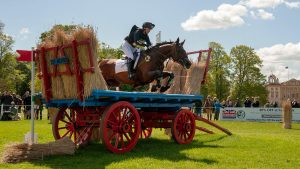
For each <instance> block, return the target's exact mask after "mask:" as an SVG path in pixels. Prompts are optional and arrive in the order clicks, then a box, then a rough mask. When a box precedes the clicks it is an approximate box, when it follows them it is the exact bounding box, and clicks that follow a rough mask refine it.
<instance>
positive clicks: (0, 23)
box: [0, 21, 4, 33]
mask: <svg viewBox="0 0 300 169" xmlns="http://www.w3.org/2000/svg"><path fill="white" fill-rule="evenodd" d="M3 28H4V23H3V22H1V21H0V33H1V32H2V31H3Z"/></svg>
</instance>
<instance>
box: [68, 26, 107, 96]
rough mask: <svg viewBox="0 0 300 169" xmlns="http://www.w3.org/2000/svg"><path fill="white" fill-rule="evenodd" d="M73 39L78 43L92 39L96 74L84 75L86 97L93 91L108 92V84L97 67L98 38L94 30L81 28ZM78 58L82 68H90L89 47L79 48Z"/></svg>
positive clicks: (74, 34) (86, 73)
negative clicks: (101, 90)
mask: <svg viewBox="0 0 300 169" xmlns="http://www.w3.org/2000/svg"><path fill="white" fill-rule="evenodd" d="M72 37H73V39H75V40H77V41H81V40H85V39H87V38H89V39H90V42H91V49H92V55H93V62H94V64H95V65H94V71H95V72H94V73H91V72H85V73H83V81H84V97H88V96H90V95H91V93H92V90H93V89H103V90H107V85H106V82H105V80H104V78H103V76H102V73H101V70H100V68H99V67H98V66H97V58H96V56H97V50H98V41H97V38H96V33H95V31H94V29H93V28H91V27H88V28H79V29H78V30H76V31H75V32H73V34H72ZM78 57H79V63H80V66H81V67H82V68H84V69H85V68H89V67H90V62H89V57H88V48H87V46H79V47H78Z"/></svg>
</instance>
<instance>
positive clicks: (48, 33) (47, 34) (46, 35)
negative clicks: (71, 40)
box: [40, 24, 78, 42]
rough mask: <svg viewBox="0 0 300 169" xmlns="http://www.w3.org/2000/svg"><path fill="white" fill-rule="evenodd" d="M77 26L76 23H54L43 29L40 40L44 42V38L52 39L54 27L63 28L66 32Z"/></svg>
mask: <svg viewBox="0 0 300 169" xmlns="http://www.w3.org/2000/svg"><path fill="white" fill-rule="evenodd" d="M77 28H78V25H61V24H58V25H54V26H53V27H52V28H51V29H50V30H49V31H45V32H43V33H42V34H41V36H40V40H41V41H42V42H44V41H45V40H46V39H52V38H53V36H54V31H55V30H56V29H60V30H63V31H64V32H66V33H71V32H72V31H74V30H75V29H77Z"/></svg>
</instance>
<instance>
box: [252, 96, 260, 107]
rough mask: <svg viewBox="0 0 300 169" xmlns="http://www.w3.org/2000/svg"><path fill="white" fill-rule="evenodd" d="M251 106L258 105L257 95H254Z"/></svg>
mask: <svg viewBox="0 0 300 169" xmlns="http://www.w3.org/2000/svg"><path fill="white" fill-rule="evenodd" d="M252 107H259V100H258V97H254V101H253V103H252Z"/></svg>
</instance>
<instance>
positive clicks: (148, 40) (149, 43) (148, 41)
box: [145, 35, 152, 47]
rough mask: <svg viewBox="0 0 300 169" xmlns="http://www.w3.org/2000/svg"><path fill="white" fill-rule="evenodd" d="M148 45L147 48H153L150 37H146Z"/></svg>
mask: <svg viewBox="0 0 300 169" xmlns="http://www.w3.org/2000/svg"><path fill="white" fill-rule="evenodd" d="M145 40H146V43H147V47H149V46H151V45H152V43H151V42H150V39H149V36H148V35H146V39H145Z"/></svg>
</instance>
